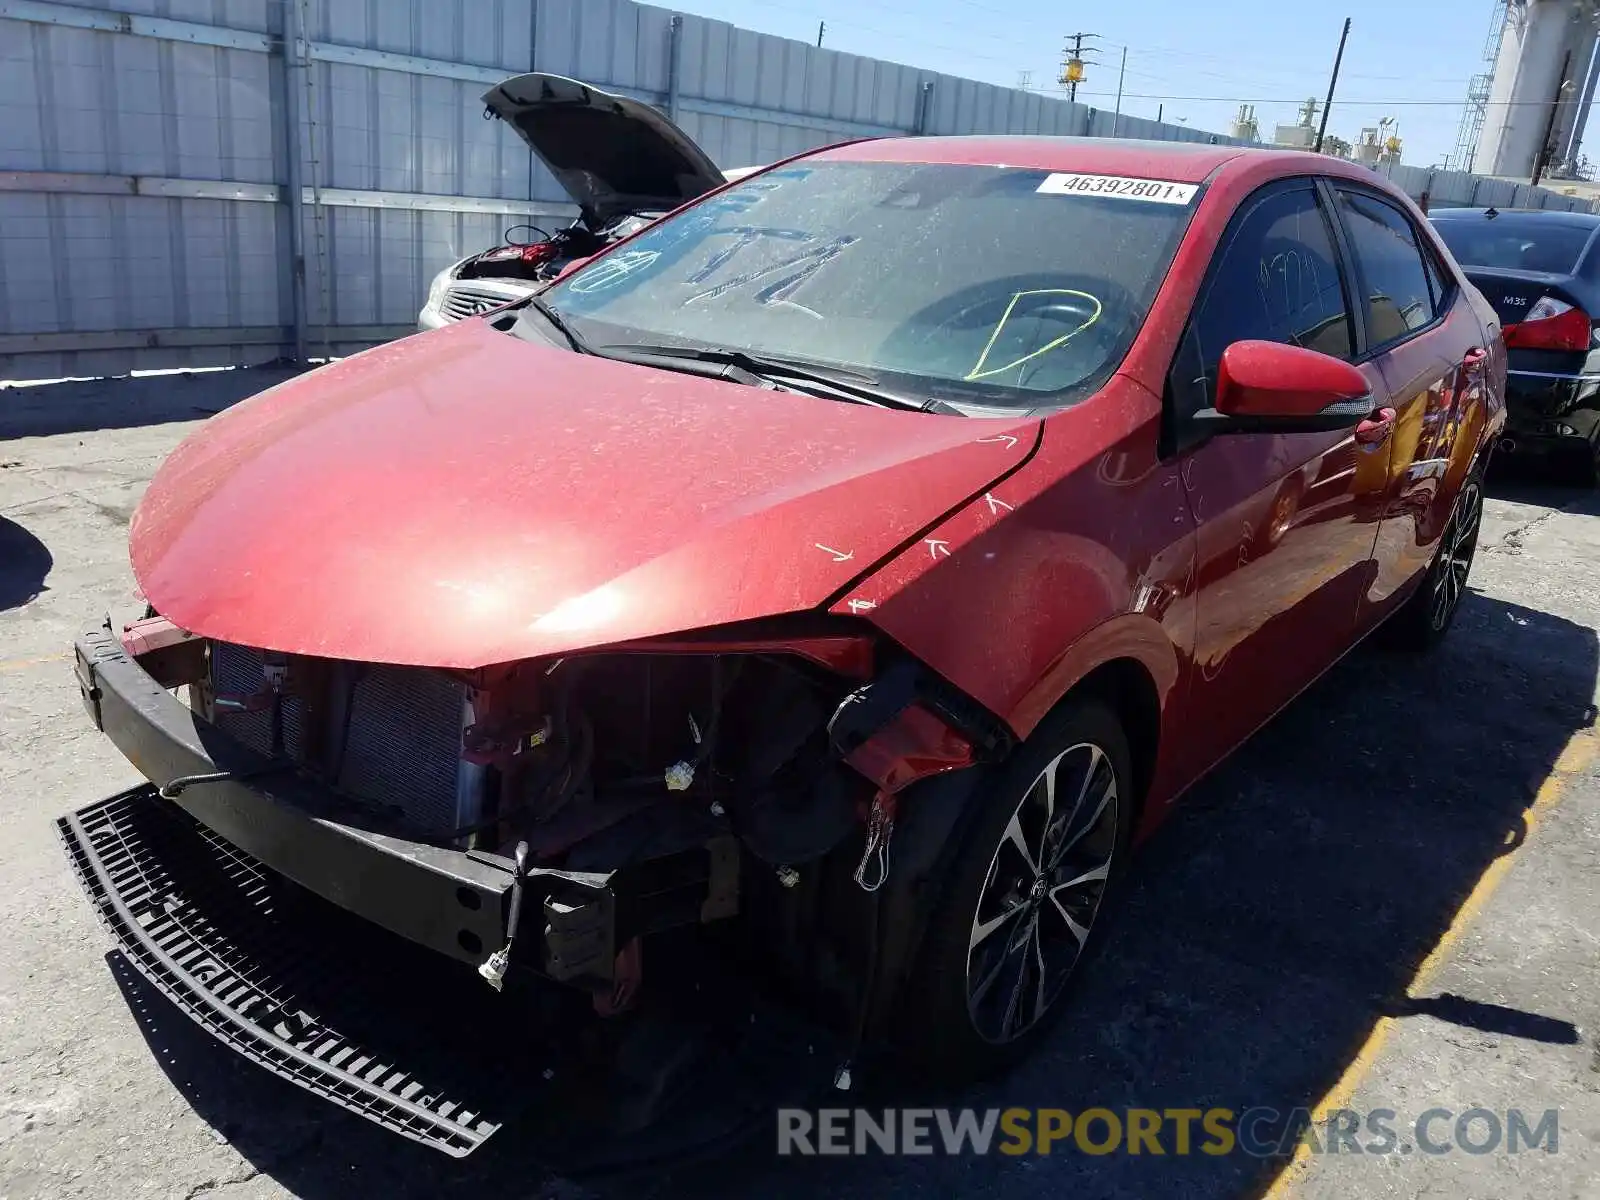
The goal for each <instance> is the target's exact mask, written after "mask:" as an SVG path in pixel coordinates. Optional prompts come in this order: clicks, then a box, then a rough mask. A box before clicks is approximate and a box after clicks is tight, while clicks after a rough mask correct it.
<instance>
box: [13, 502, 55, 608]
mask: <svg viewBox="0 0 1600 1200" xmlns="http://www.w3.org/2000/svg"><path fill="white" fill-rule="evenodd" d="M54 565H55V559H54V558H53V557H52V556H51V554H50V548H49V547H48V546H46V545H45V544H44V543H43V542H41V541H40V540H39V539H38V538H36V537H34V536H33V534H31V533H29V532H28V531H27V530H26V529H24V528H23V527H22V526H21V525H18V524H17V523H16V522H15V521H9V520H7V519H6V518H5V517H0V612H4V611H6V610H7V609H11V608H21V607H22V606H23V605H24V604H27V603H28V602H29V601H30V600H35V599H37V598H38V596H39V593H41V592H43V591H44V590H45V582H44V581H45V579H46V578H48V577H49V575H50V568H51V567H53V566H54Z"/></svg>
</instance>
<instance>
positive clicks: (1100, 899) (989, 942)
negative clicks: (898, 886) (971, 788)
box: [903, 698, 1135, 1082]
mask: <svg viewBox="0 0 1600 1200" xmlns="http://www.w3.org/2000/svg"><path fill="white" fill-rule="evenodd" d="M1132 779H1133V774H1132V769H1131V762H1130V757H1129V751H1128V742H1127V738H1126V736H1125V735H1124V734H1123V731H1122V727H1121V725H1120V724H1119V722H1118V721H1117V718H1116V715H1115V714H1114V713H1113V712H1112V711H1111V709H1110V708H1108V707H1107V706H1106V705H1105V704H1103V703H1102V702H1100V701H1099V700H1097V699H1092V698H1083V699H1077V700H1069V701H1068V702H1067V703H1065V704H1064V705H1063V706H1062V707H1060V708H1059V709H1057V710H1056V711H1055V712H1054V713H1052V714H1051V715H1050V716H1049V717H1047V718H1046V719H1045V720H1044V721H1043V722H1041V723H1040V725H1039V727H1038V729H1036V730H1035V731H1034V733H1033V735H1032V736H1031V737H1030V738H1029V739H1028V741H1027V742H1026V743H1024V745H1023V746H1022V748H1021V749H1020V750H1019V751H1018V752H1017V753H1016V754H1015V755H1014V756H1013V758H1012V759H1011V761H1010V762H1008V763H1007V764H1006V766H1005V767H1004V768H1002V770H1001V773H1000V775H999V777H998V779H997V781H996V785H995V786H994V787H993V788H992V789H991V790H990V791H989V793H988V796H987V798H986V799H985V800H983V801H981V803H982V804H983V808H982V809H981V810H980V811H979V812H978V813H977V814H976V816H975V819H974V820H973V822H972V823H971V825H970V826H969V827H968V829H967V831H966V834H965V837H964V841H963V844H962V846H961V849H960V851H959V852H958V854H957V856H956V860H955V862H954V864H953V866H952V868H951V871H950V874H949V877H948V881H947V885H946V887H945V890H944V893H943V895H942V897H941V899H940V901H939V907H938V909H937V910H936V911H935V913H934V916H933V919H932V923H931V924H930V927H929V930H928V936H927V939H926V941H925V942H924V946H923V951H922V955H921V958H920V960H919V963H918V968H917V971H916V973H915V974H914V976H913V981H912V987H911V990H910V992H909V993H908V1001H909V1005H910V1007H911V1009H912V1010H913V1011H911V1012H910V1013H908V1018H909V1021H908V1025H907V1029H908V1032H909V1037H908V1038H907V1039H906V1040H905V1042H904V1043H903V1049H904V1050H905V1051H906V1055H907V1057H908V1059H909V1060H910V1063H909V1065H911V1066H912V1067H913V1068H915V1069H917V1070H918V1071H919V1072H921V1073H924V1074H927V1075H932V1076H935V1077H937V1078H939V1079H941V1080H946V1081H952V1082H959V1081H963V1080H969V1079H973V1078H980V1077H983V1076H985V1075H990V1074H993V1073H995V1072H997V1071H999V1070H1003V1069H1005V1068H1006V1067H1009V1066H1011V1065H1012V1064H1013V1063H1015V1062H1017V1061H1018V1060H1019V1059H1021V1058H1022V1057H1023V1056H1025V1055H1026V1054H1027V1053H1028V1051H1029V1050H1030V1049H1031V1048H1032V1047H1033V1045H1034V1044H1035V1043H1036V1042H1037V1041H1038V1039H1039V1038H1040V1037H1041V1036H1042V1035H1043V1034H1044V1033H1045V1032H1046V1030H1047V1029H1048V1028H1049V1027H1050V1025H1051V1024H1052V1023H1053V1021H1054V1020H1055V1019H1056V1018H1057V1017H1059V1015H1060V1013H1061V1011H1062V1009H1063V1008H1065V1007H1066V1006H1065V1003H1064V999H1065V997H1066V995H1067V993H1068V992H1069V991H1070V984H1071V983H1072V982H1073V981H1075V980H1076V978H1077V977H1078V974H1079V972H1080V970H1081V968H1082V967H1083V966H1084V965H1085V964H1086V963H1087V961H1088V960H1089V958H1090V956H1091V954H1092V953H1093V951H1094V949H1095V948H1096V947H1097V945H1098V940H1099V939H1098V937H1097V936H1096V935H1097V933H1098V932H1099V930H1100V929H1101V927H1102V926H1103V919H1102V918H1103V914H1104V912H1105V908H1106V903H1107V901H1108V899H1109V897H1110V896H1111V895H1112V894H1113V893H1114V890H1115V886H1116V883H1117V881H1118V880H1119V879H1120V877H1121V875H1122V872H1123V868H1124V867H1125V865H1126V862H1127V857H1128V849H1129V843H1130V841H1131V833H1132V825H1133V813H1134V804H1135V797H1134V794H1133V791H1132Z"/></svg>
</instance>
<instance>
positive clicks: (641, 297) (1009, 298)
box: [545, 161, 1198, 408]
mask: <svg viewBox="0 0 1600 1200" xmlns="http://www.w3.org/2000/svg"><path fill="white" fill-rule="evenodd" d="M1197 192H1198V188H1197V187H1196V186H1195V185H1193V184H1182V183H1172V182H1168V181H1165V180H1130V179H1118V178H1111V177H1106V176H1091V175H1075V174H1063V173H1059V172H1057V173H1052V172H1049V171H1044V170H1029V169H1020V168H1011V167H992V166H956V165H948V164H926V163H889V162H826V161H824V162H818V161H809V162H801V163H796V164H793V165H791V166H787V167H781V168H778V169H776V170H773V171H770V172H767V173H765V174H763V175H761V176H758V177H756V178H752V179H750V180H748V181H746V182H743V183H740V184H737V185H735V186H734V187H732V188H730V189H728V190H727V191H725V192H722V193H720V194H719V195H717V196H715V197H712V198H711V199H709V200H706V201H703V202H701V203H699V204H696V205H694V206H692V207H690V208H688V209H686V210H684V211H682V212H680V213H679V214H678V215H676V216H674V217H671V218H669V219H667V220H665V221H662V222H660V223H658V224H657V225H655V226H653V227H652V228H650V229H648V230H646V231H645V232H644V233H642V234H640V235H639V236H638V237H636V238H635V239H634V240H633V241H631V242H629V243H628V244H627V245H625V246H622V247H620V248H619V249H618V250H616V251H613V252H612V253H610V254H608V255H606V256H604V257H602V258H600V259H598V260H596V261H595V262H594V263H593V264H591V265H589V266H588V267H585V268H583V269H581V270H579V271H577V272H576V273H574V274H573V275H571V276H569V277H568V278H567V279H566V280H564V281H563V282H562V283H560V284H558V285H556V286H555V287H554V288H552V289H551V290H550V291H548V292H546V293H545V299H546V300H547V301H548V302H549V304H550V305H551V307H552V308H554V309H555V310H557V311H558V312H559V313H560V314H561V315H562V316H563V317H565V318H567V320H568V322H569V323H570V324H571V326H572V327H573V328H574V329H575V330H577V331H578V332H579V333H580V334H581V336H582V337H583V338H584V340H585V341H586V342H587V343H589V344H590V345H591V346H594V347H596V348H597V349H598V350H599V351H600V352H601V353H604V352H605V347H606V346H623V345H669V346H683V347H718V348H722V349H728V348H732V349H737V350H740V351H744V352H746V353H748V354H750V355H760V356H765V357H768V358H787V359H799V360H804V361H806V362H809V363H813V364H819V365H825V366H832V367H838V368H842V369H847V370H849V371H851V372H854V373H855V374H857V375H858V376H859V375H865V376H868V377H869V378H870V379H871V380H873V381H874V382H876V383H878V384H880V385H881V386H883V387H885V388H892V389H894V390H895V391H897V392H902V393H911V394H917V395H926V396H930V397H933V398H937V399H949V400H954V401H958V402H959V401H966V402H970V403H976V404H980V405H1005V406H1010V407H1029V408H1031V407H1035V406H1039V405H1058V404H1064V403H1070V402H1072V401H1073V400H1075V399H1078V398H1081V396H1082V395H1085V394H1087V393H1088V392H1089V391H1090V390H1091V389H1092V388H1093V387H1095V386H1098V384H1099V383H1100V382H1101V381H1102V380H1103V379H1104V378H1105V377H1106V376H1107V375H1109V374H1110V372H1111V371H1113V370H1115V369H1116V367H1117V365H1118V363H1120V362H1121V360H1122V357H1123V355H1124V354H1125V353H1126V352H1127V349H1128V346H1129V344H1130V343H1131V342H1132V340H1133V337H1134V335H1135V334H1136V333H1137V332H1138V329H1139V326H1140V324H1141V322H1142V321H1143V319H1144V316H1145V313H1146V312H1147V311H1148V309H1149V307H1150V303H1151V301H1152V298H1153V296H1154V293H1155V291H1156V288H1157V287H1158V286H1159V284H1160V282H1161V279H1162V277H1163V275H1164V274H1165V272H1166V269H1167V266H1168V264H1169V263H1170V262H1171V260H1172V256H1173V253H1174V251H1175V249H1176V246H1177V243H1178V241H1179V239H1180V238H1181V236H1182V234H1183V230H1184V228H1185V226H1186V225H1187V222H1188V219H1189V214H1190V212H1191V211H1192V209H1193V206H1194V202H1195V197H1196V195H1197Z"/></svg>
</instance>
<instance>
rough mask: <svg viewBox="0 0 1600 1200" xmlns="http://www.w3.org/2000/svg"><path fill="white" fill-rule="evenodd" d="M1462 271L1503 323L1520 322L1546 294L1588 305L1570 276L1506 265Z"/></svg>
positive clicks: (1579, 306) (1577, 304) (1574, 304)
mask: <svg viewBox="0 0 1600 1200" xmlns="http://www.w3.org/2000/svg"><path fill="white" fill-rule="evenodd" d="M1462 270H1464V271H1465V272H1466V276H1467V279H1468V280H1469V281H1470V282H1471V283H1472V285H1473V286H1474V287H1476V288H1477V289H1478V290H1479V291H1480V292H1482V293H1483V297H1484V299H1485V300H1487V301H1488V302H1489V303H1490V304H1491V305H1492V306H1493V307H1494V311H1495V314H1496V315H1497V316H1498V317H1499V318H1500V324H1501V325H1502V326H1504V325H1516V324H1519V323H1520V322H1521V321H1522V320H1523V319H1524V318H1526V317H1527V315H1528V310H1529V309H1531V308H1532V307H1533V306H1534V305H1535V304H1537V303H1538V302H1539V300H1540V299H1541V298H1543V297H1545V296H1553V297H1555V298H1556V299H1557V300H1561V301H1564V302H1565V303H1567V304H1571V305H1573V306H1575V307H1577V308H1583V307H1585V306H1584V303H1583V301H1582V300H1581V299H1580V298H1579V295H1578V293H1577V292H1576V291H1575V290H1574V284H1575V281H1574V280H1573V278H1572V276H1570V275H1555V274H1550V273H1548V272H1545V271H1514V270H1511V269H1509V268H1505V267H1496V268H1490V267H1463V268H1462Z"/></svg>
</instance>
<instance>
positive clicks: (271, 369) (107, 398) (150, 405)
mask: <svg viewBox="0 0 1600 1200" xmlns="http://www.w3.org/2000/svg"><path fill="white" fill-rule="evenodd" d="M301 370H302V368H299V367H294V366H278V365H268V366H260V367H235V368H232V369H230V370H225V371H192V372H191V371H179V372H174V373H172V374H165V373H164V374H160V375H141V376H137V377H126V378H115V379H69V380H63V381H61V382H59V383H40V384H32V385H29V386H27V387H15V386H13V387H0V441H5V440H8V439H10V438H23V437H49V436H53V435H55V434H63V433H83V432H85V431H87V430H91V429H134V428H138V427H140V426H143V425H164V424H166V423H168V422H170V421H198V420H201V419H202V418H204V417H208V416H211V415H212V414H214V413H218V412H221V411H222V410H223V409H225V408H228V407H229V406H231V405H234V404H237V403H238V402H239V401H241V400H244V399H247V398H248V397H250V396H253V395H255V394H256V393H257V392H263V391H266V389H267V388H269V387H272V386H273V385H275V384H278V383H281V382H283V380H285V379H288V378H290V377H291V376H294V375H297V374H299V373H300V371H301Z"/></svg>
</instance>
